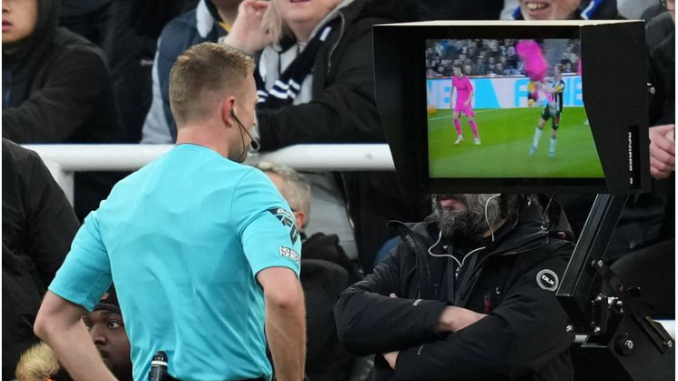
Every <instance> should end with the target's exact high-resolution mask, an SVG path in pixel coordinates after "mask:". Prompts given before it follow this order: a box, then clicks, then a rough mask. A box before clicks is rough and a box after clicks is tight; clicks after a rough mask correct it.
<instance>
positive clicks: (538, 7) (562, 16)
mask: <svg viewBox="0 0 678 381" xmlns="http://www.w3.org/2000/svg"><path fill="white" fill-rule="evenodd" d="M519 1H520V12H521V13H522V14H523V18H524V19H525V20H570V19H573V18H574V12H575V10H576V9H577V7H579V4H581V0H519Z"/></svg>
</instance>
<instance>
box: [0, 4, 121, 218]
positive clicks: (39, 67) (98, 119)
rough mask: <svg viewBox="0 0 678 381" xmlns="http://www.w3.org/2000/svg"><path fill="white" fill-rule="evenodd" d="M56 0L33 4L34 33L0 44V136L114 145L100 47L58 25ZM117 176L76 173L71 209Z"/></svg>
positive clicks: (90, 202) (88, 206) (95, 199)
mask: <svg viewBox="0 0 678 381" xmlns="http://www.w3.org/2000/svg"><path fill="white" fill-rule="evenodd" d="M58 14H59V1H58V0H40V1H39V2H38V20H37V24H36V26H35V30H34V31H33V33H32V34H31V35H30V36H29V37H27V38H25V39H23V40H21V41H19V42H17V43H14V44H3V47H2V60H3V63H2V65H3V66H2V77H3V83H2V96H3V98H2V99H3V111H2V137H3V138H6V139H9V140H11V141H13V142H15V143H18V144H27V143H115V142H117V141H119V134H120V123H119V118H118V111H117V109H116V106H115V102H114V100H113V92H112V89H111V80H110V77H109V73H108V68H107V67H106V63H105V60H104V57H103V53H102V52H101V50H100V49H99V48H97V47H96V46H94V45H93V44H92V43H90V42H89V41H87V40H85V39H84V38H82V37H80V36H78V35H76V34H74V33H71V32H69V31H68V30H66V29H64V28H57V19H58ZM116 179H117V177H116V175H115V174H112V173H107V174H106V173H96V172H95V173H76V175H75V191H76V193H75V209H76V212H77V214H78V217H80V218H81V219H83V218H84V217H85V216H86V215H87V214H88V213H89V212H90V211H91V210H94V209H96V208H97V207H98V205H99V202H100V201H101V200H102V199H104V198H105V197H106V196H107V195H108V192H109V191H110V189H111V187H112V186H113V183H114V182H115V181H116Z"/></svg>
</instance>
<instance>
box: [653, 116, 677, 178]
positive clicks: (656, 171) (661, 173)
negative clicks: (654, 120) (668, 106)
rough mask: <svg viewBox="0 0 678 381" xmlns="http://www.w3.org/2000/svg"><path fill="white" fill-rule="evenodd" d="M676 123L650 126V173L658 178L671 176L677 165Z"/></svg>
mask: <svg viewBox="0 0 678 381" xmlns="http://www.w3.org/2000/svg"><path fill="white" fill-rule="evenodd" d="M675 128H676V125H675V124H665V125H661V126H655V127H651V128H650V173H651V174H652V177H654V178H655V179H657V180H661V179H665V178H667V177H669V176H671V173H673V172H674V171H675V165H676V143H675V141H674V134H675Z"/></svg>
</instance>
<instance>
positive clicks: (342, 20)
mask: <svg viewBox="0 0 678 381" xmlns="http://www.w3.org/2000/svg"><path fill="white" fill-rule="evenodd" d="M339 18H340V19H341V29H339V38H338V39H337V42H336V43H335V44H334V46H333V47H332V49H331V50H330V55H329V57H328V58H327V74H328V75H329V73H330V71H331V70H332V54H334V50H335V49H336V48H337V46H339V42H341V39H342V38H343V37H344V26H345V24H346V20H345V19H344V14H343V13H341V12H339Z"/></svg>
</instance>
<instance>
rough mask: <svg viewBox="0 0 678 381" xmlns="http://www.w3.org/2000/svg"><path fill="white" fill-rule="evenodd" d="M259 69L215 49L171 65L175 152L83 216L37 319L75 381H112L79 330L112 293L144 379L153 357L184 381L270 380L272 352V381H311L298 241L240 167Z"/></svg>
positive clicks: (196, 50)
mask: <svg viewBox="0 0 678 381" xmlns="http://www.w3.org/2000/svg"><path fill="white" fill-rule="evenodd" d="M253 70H254V64H253V62H252V60H251V59H250V58H249V57H247V56H245V55H243V54H241V53H240V52H238V51H236V50H233V49H231V48H228V47H225V46H220V45H217V44H213V43H204V44H200V45H196V46H194V47H192V48H190V49H189V50H187V51H186V52H185V53H184V54H183V55H181V56H180V57H179V58H178V59H177V62H176V63H175V64H174V67H173V68H172V71H171V74H170V105H171V108H172V113H173V115H174V118H175V120H176V121H177V126H178V136H177V143H176V146H175V147H174V148H173V149H172V150H171V151H170V152H168V153H167V154H165V155H164V156H162V157H161V158H159V159H157V160H155V161H154V162H152V163H150V164H148V165H146V166H145V167H143V168H141V169H140V170H139V171H137V172H135V173H134V174H132V175H130V176H129V177H127V178H126V179H124V180H122V181H121V182H120V183H118V184H117V185H116V186H115V188H114V189H113V190H112V191H111V194H110V195H109V197H108V199H107V200H106V201H104V202H102V204H101V206H100V207H99V209H98V210H96V211H94V212H92V213H91V214H90V215H89V216H88V217H87V219H86V220H85V223H84V225H83V226H82V227H81V229H80V230H79V232H78V233H77V235H76V237H75V239H74V241H73V245H72V247H71V251H70V253H69V254H68V256H67V258H66V261H65V262H64V265H63V266H62V267H61V269H60V270H59V272H58V273H57V275H56V277H55V279H54V281H53V282H52V284H51V285H50V286H49V291H48V293H47V295H46V296H45V299H44V301H43V304H42V307H41V309H40V312H39V313H38V317H37V319H36V323H35V332H36V334H37V335H38V336H39V337H40V338H42V339H43V340H44V341H46V342H47V343H48V344H49V346H50V347H51V348H52V349H54V351H55V353H56V354H57V357H58V358H59V360H60V362H61V363H62V364H63V365H64V366H65V367H66V369H67V370H68V372H69V373H70V374H71V376H73V378H74V379H76V380H96V381H105V380H115V378H114V377H113V375H112V374H111V373H110V372H109V371H108V369H107V368H106V366H105V365H104V363H103V362H102V360H101V357H100V356H99V353H98V352H97V351H96V349H95V347H94V345H93V344H92V340H91V339H90V338H89V335H88V333H87V329H86V328H85V325H84V324H83V323H82V321H81V316H82V315H83V314H85V312H86V310H88V311H91V310H92V309H93V308H94V306H95V305H96V304H97V302H98V301H99V300H100V299H101V297H102V295H103V294H104V293H105V292H106V290H107V289H108V288H109V286H110V285H111V282H114V283H115V285H116V289H117V294H118V300H119V302H120V308H121V310H122V312H123V316H125V329H126V330H127V334H128V336H129V339H130V344H131V356H132V363H133V373H134V380H136V381H141V380H145V379H146V378H147V375H148V372H149V369H150V363H151V359H152V357H153V355H154V354H155V353H156V352H158V351H164V352H166V353H167V357H168V360H169V367H168V372H169V374H170V376H171V377H173V378H175V379H177V380H183V381H194V380H195V381H216V380H248V379H261V380H270V379H271V377H272V375H273V372H272V367H271V364H270V363H269V361H268V360H267V357H266V345H267V342H268V345H269V347H270V350H271V354H272V357H273V362H274V365H275V373H276V378H277V380H279V381H287V380H296V381H299V380H302V379H303V378H304V370H303V369H304V358H305V347H306V337H305V322H304V315H305V312H304V300H303V293H302V289H301V286H300V283H299V278H298V276H299V263H300V259H301V258H300V253H301V239H300V237H299V234H298V232H297V228H296V226H295V222H294V216H293V215H292V213H291V212H290V208H289V206H288V205H287V203H286V202H285V200H284V199H283V198H282V197H281V196H280V194H279V193H278V191H277V190H276V188H275V186H274V185H273V183H272V182H271V181H270V180H269V179H268V178H267V177H266V175H264V174H263V173H262V172H261V171H259V170H257V169H255V168H252V167H249V166H244V165H242V164H241V163H242V162H243V161H244V159H245V158H246V157H247V147H248V146H249V145H250V143H251V135H250V131H251V130H252V128H253V127H254V125H255V124H256V117H255V110H254V108H255V105H256V104H257V94H256V88H255V83H254V77H253ZM264 328H265V329H264ZM264 332H265V333H264Z"/></svg>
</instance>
